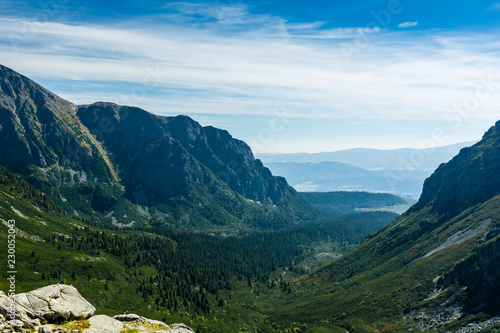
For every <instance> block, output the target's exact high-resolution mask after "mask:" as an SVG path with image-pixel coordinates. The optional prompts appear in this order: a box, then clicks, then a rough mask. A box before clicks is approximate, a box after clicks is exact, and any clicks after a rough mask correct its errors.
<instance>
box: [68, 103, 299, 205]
mask: <svg viewBox="0 0 500 333" xmlns="http://www.w3.org/2000/svg"><path fill="white" fill-rule="evenodd" d="M77 115H78V117H79V119H80V120H81V121H82V123H83V124H84V125H85V126H86V127H87V128H88V129H89V130H90V131H91V133H93V134H95V135H96V136H97V138H98V139H99V140H100V141H101V142H102V143H103V145H104V146H105V147H106V149H107V151H108V152H109V153H111V154H112V156H113V161H114V162H115V163H116V164H117V165H118V168H119V170H120V176H121V178H122V180H123V182H124V183H125V185H126V186H127V188H129V189H133V188H134V187H135V186H137V185H138V184H140V185H141V186H143V188H144V191H145V194H146V196H147V197H148V198H149V200H152V201H153V202H155V203H157V202H162V201H163V200H165V199H166V198H169V197H173V196H177V195H182V196H185V197H187V198H189V199H193V198H192V196H193V194H194V193H195V192H196V191H197V186H202V187H204V188H208V189H210V191H219V190H222V189H224V187H226V185H227V186H229V188H230V189H231V190H233V191H235V192H237V193H238V194H240V195H241V196H243V197H245V198H247V199H251V200H256V201H261V202H265V203H270V204H280V203H282V202H283V201H284V200H285V199H286V198H287V196H289V195H290V192H291V191H293V190H291V189H290V188H289V187H288V185H287V184H286V182H285V181H284V180H283V179H280V178H276V177H274V176H272V174H271V172H270V171H269V170H268V169H267V168H265V167H264V166H263V165H262V163H261V162H260V161H258V160H256V159H255V158H254V156H253V154H252V152H251V150H250V147H249V146H248V145H247V144H246V143H244V142H243V141H240V140H237V139H234V138H233V137H232V136H231V135H230V134H229V133H228V132H227V131H224V130H220V129H217V128H214V127H202V126H201V125H200V124H199V123H197V122H195V121H194V120H192V119H191V118H189V117H186V116H177V117H160V116H156V115H153V114H151V113H148V112H146V111H144V110H141V109H138V108H130V107H125V106H118V105H115V104H110V103H95V104H92V105H86V106H80V107H78V111H77ZM137 200H140V199H139V198H137Z"/></svg>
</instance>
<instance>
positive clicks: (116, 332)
mask: <svg viewBox="0 0 500 333" xmlns="http://www.w3.org/2000/svg"><path fill="white" fill-rule="evenodd" d="M89 323H90V328H87V329H85V330H83V333H120V332H121V331H122V330H123V329H124V326H123V323H122V322H121V321H119V320H116V319H114V318H111V317H109V316H106V315H98V316H94V317H92V318H90V319H89Z"/></svg>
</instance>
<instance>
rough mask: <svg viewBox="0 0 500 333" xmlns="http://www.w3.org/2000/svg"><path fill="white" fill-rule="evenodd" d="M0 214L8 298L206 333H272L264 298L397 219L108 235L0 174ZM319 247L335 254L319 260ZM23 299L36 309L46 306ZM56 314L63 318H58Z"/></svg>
mask: <svg viewBox="0 0 500 333" xmlns="http://www.w3.org/2000/svg"><path fill="white" fill-rule="evenodd" d="M0 211H1V212H2V213H1V216H0V243H2V244H7V243H8V242H9V244H12V243H13V242H12V239H14V237H13V236H14V233H15V259H16V260H15V261H14V263H13V265H14V266H15V272H16V273H15V275H16V276H15V278H16V280H15V288H16V294H17V295H18V296H19V295H22V294H21V293H24V292H29V291H31V290H33V289H38V288H43V287H47V286H49V285H54V284H59V286H60V285H64V284H71V285H73V286H78V290H79V292H80V293H81V295H82V296H83V297H84V298H85V299H87V300H88V301H89V302H90V303H91V304H93V305H95V307H96V309H97V312H98V313H102V314H106V315H115V314H117V313H128V314H129V315H130V314H132V313H140V314H142V315H147V316H148V318H153V319H156V320H162V321H166V322H169V323H172V322H184V323H187V324H189V325H190V326H191V327H198V329H197V330H198V331H203V332H214V333H215V332H239V331H247V332H252V331H260V330H264V331H265V332H268V331H272V330H273V329H272V325H273V324H272V323H270V322H269V323H266V322H265V321H266V320H267V319H266V318H267V316H268V314H267V311H268V309H269V304H270V303H269V302H268V300H267V299H266V296H267V295H268V294H269V293H273V295H278V294H283V295H285V294H286V293H287V290H288V283H289V281H291V279H292V278H293V276H295V275H296V274H301V273H302V271H303V267H302V263H303V264H304V265H305V264H307V266H308V267H311V266H314V265H324V264H325V262H328V261H329V260H330V261H331V260H332V258H335V257H339V256H340V255H341V254H342V253H343V251H345V250H344V249H347V248H351V247H353V246H355V245H356V244H359V242H360V241H361V240H362V239H363V237H364V236H365V235H367V234H369V233H372V232H374V231H376V230H378V229H380V228H381V227H383V226H385V225H387V224H388V223H390V222H391V221H392V220H394V218H396V217H397V214H394V213H390V212H366V213H356V214H350V215H342V216H331V217H330V218H329V219H328V220H323V221H317V222H310V223H299V224H295V225H291V226H287V227H285V228H283V229H280V230H275V231H266V232H256V233H245V234H242V235H228V234H219V235H217V237H216V236H215V235H214V234H207V233H203V232H199V231H185V230H184V231H183V230H179V229H166V228H162V229H160V228H155V227H144V228H142V229H140V230H137V229H127V228H122V229H118V228H116V227H113V226H111V225H105V224H102V223H99V221H98V220H89V219H84V218H82V217H71V216H68V215H67V214H65V212H64V211H63V210H62V209H61V208H59V207H57V205H55V203H54V202H53V201H52V200H51V199H50V198H49V197H48V196H47V195H42V194H41V193H40V191H39V190H37V189H36V188H34V187H33V186H31V185H29V184H28V183H27V182H26V181H25V180H23V179H21V178H20V177H18V176H17V175H15V174H12V173H10V172H8V171H7V170H6V169H5V168H4V167H1V166H0ZM11 248H12V246H11ZM328 248H329V249H330V251H332V250H333V251H335V252H336V253H335V254H333V253H325V249H328ZM332 248H333V249H332ZM316 249H317V251H318V253H316ZM10 252H12V250H11V251H10ZM11 260H12V259H11ZM12 262H13V261H11V262H10V264H12ZM11 269H12V266H11ZM5 274H7V273H5ZM9 274H14V273H9ZM3 277H4V278H3V279H0V314H2V315H4V316H6V314H7V313H6V311H5V307H6V306H7V307H8V305H9V304H8V303H9V302H8V301H7V302H6V297H3V298H2V294H3V293H2V292H5V293H6V294H8V293H9V292H8V291H9V289H10V288H11V285H10V281H9V280H7V277H10V275H3ZM49 289H52V287H50V288H49ZM52 291H53V290H52ZM66 296H68V295H66ZM256 296H257V297H256ZM19 297H20V298H21V299H23V296H19ZM57 297H59V294H57V295H56V298H57ZM30 299H31V302H32V304H34V305H36V306H40V307H44V306H45V307H46V306H47V304H45V303H43V302H34V303H33V300H35V301H36V300H37V298H33V297H31V298H30ZM25 300H26V299H25ZM27 301H28V300H26V302H27ZM256 302H258V303H257V304H256ZM6 303H7V304H6ZM56 303H57V304H59V305H61V303H58V302H56ZM57 304H51V305H52V306H51V309H52V310H55V309H56V307H57ZM2 305H3V306H2ZM59 308H60V307H59ZM260 309H263V310H264V311H262V312H260ZM49 310H50V309H49ZM49 312H50V311H49ZM42 313H45V315H47V316H49V315H50V313H48V312H47V311H42ZM64 313H66V314H67V315H69V313H68V309H65V312H64ZM18 315H22V311H18ZM34 317H36V314H31V318H32V319H34ZM2 318H3V317H0V326H1V325H2V323H1V321H2ZM25 318H26V317H25ZM26 319H27V318H26ZM47 319H48V318H47ZM52 319H55V320H57V321H62V318H54V317H52ZM65 319H68V318H67V317H65ZM136 319H137V318H136ZM28 321H31V320H28ZM35 321H36V320H35ZM288 321H289V325H291V321H290V320H288ZM60 324H62V325H63V326H64V327H65V328H66V329H67V330H69V331H73V330H78V329H79V328H86V327H88V323H87V322H86V321H83V320H78V322H77V323H73V324H75V325H76V326H73V324H72V323H71V322H66V321H65V320H64V321H63V322H60ZM137 329H140V330H145V328H144V327H142V328H140V327H138V328H137ZM158 329H159V328H158ZM158 329H157V330H158ZM157 330H156V331H157ZM36 331H38V330H36Z"/></svg>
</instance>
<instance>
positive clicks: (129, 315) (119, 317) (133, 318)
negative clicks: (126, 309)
mask: <svg viewBox="0 0 500 333" xmlns="http://www.w3.org/2000/svg"><path fill="white" fill-rule="evenodd" d="M113 318H115V319H116V320H119V321H137V320H140V321H142V320H143V319H144V318H143V317H141V316H139V315H136V314H135V313H125V314H121V315H116V316H114V317H113Z"/></svg>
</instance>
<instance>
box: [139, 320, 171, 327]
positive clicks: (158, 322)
mask: <svg viewBox="0 0 500 333" xmlns="http://www.w3.org/2000/svg"><path fill="white" fill-rule="evenodd" d="M143 319H144V320H145V321H146V322H147V323H148V324H150V325H157V326H161V327H168V325H167V324H165V323H164V322H162V321H159V320H153V319H148V318H143Z"/></svg>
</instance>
